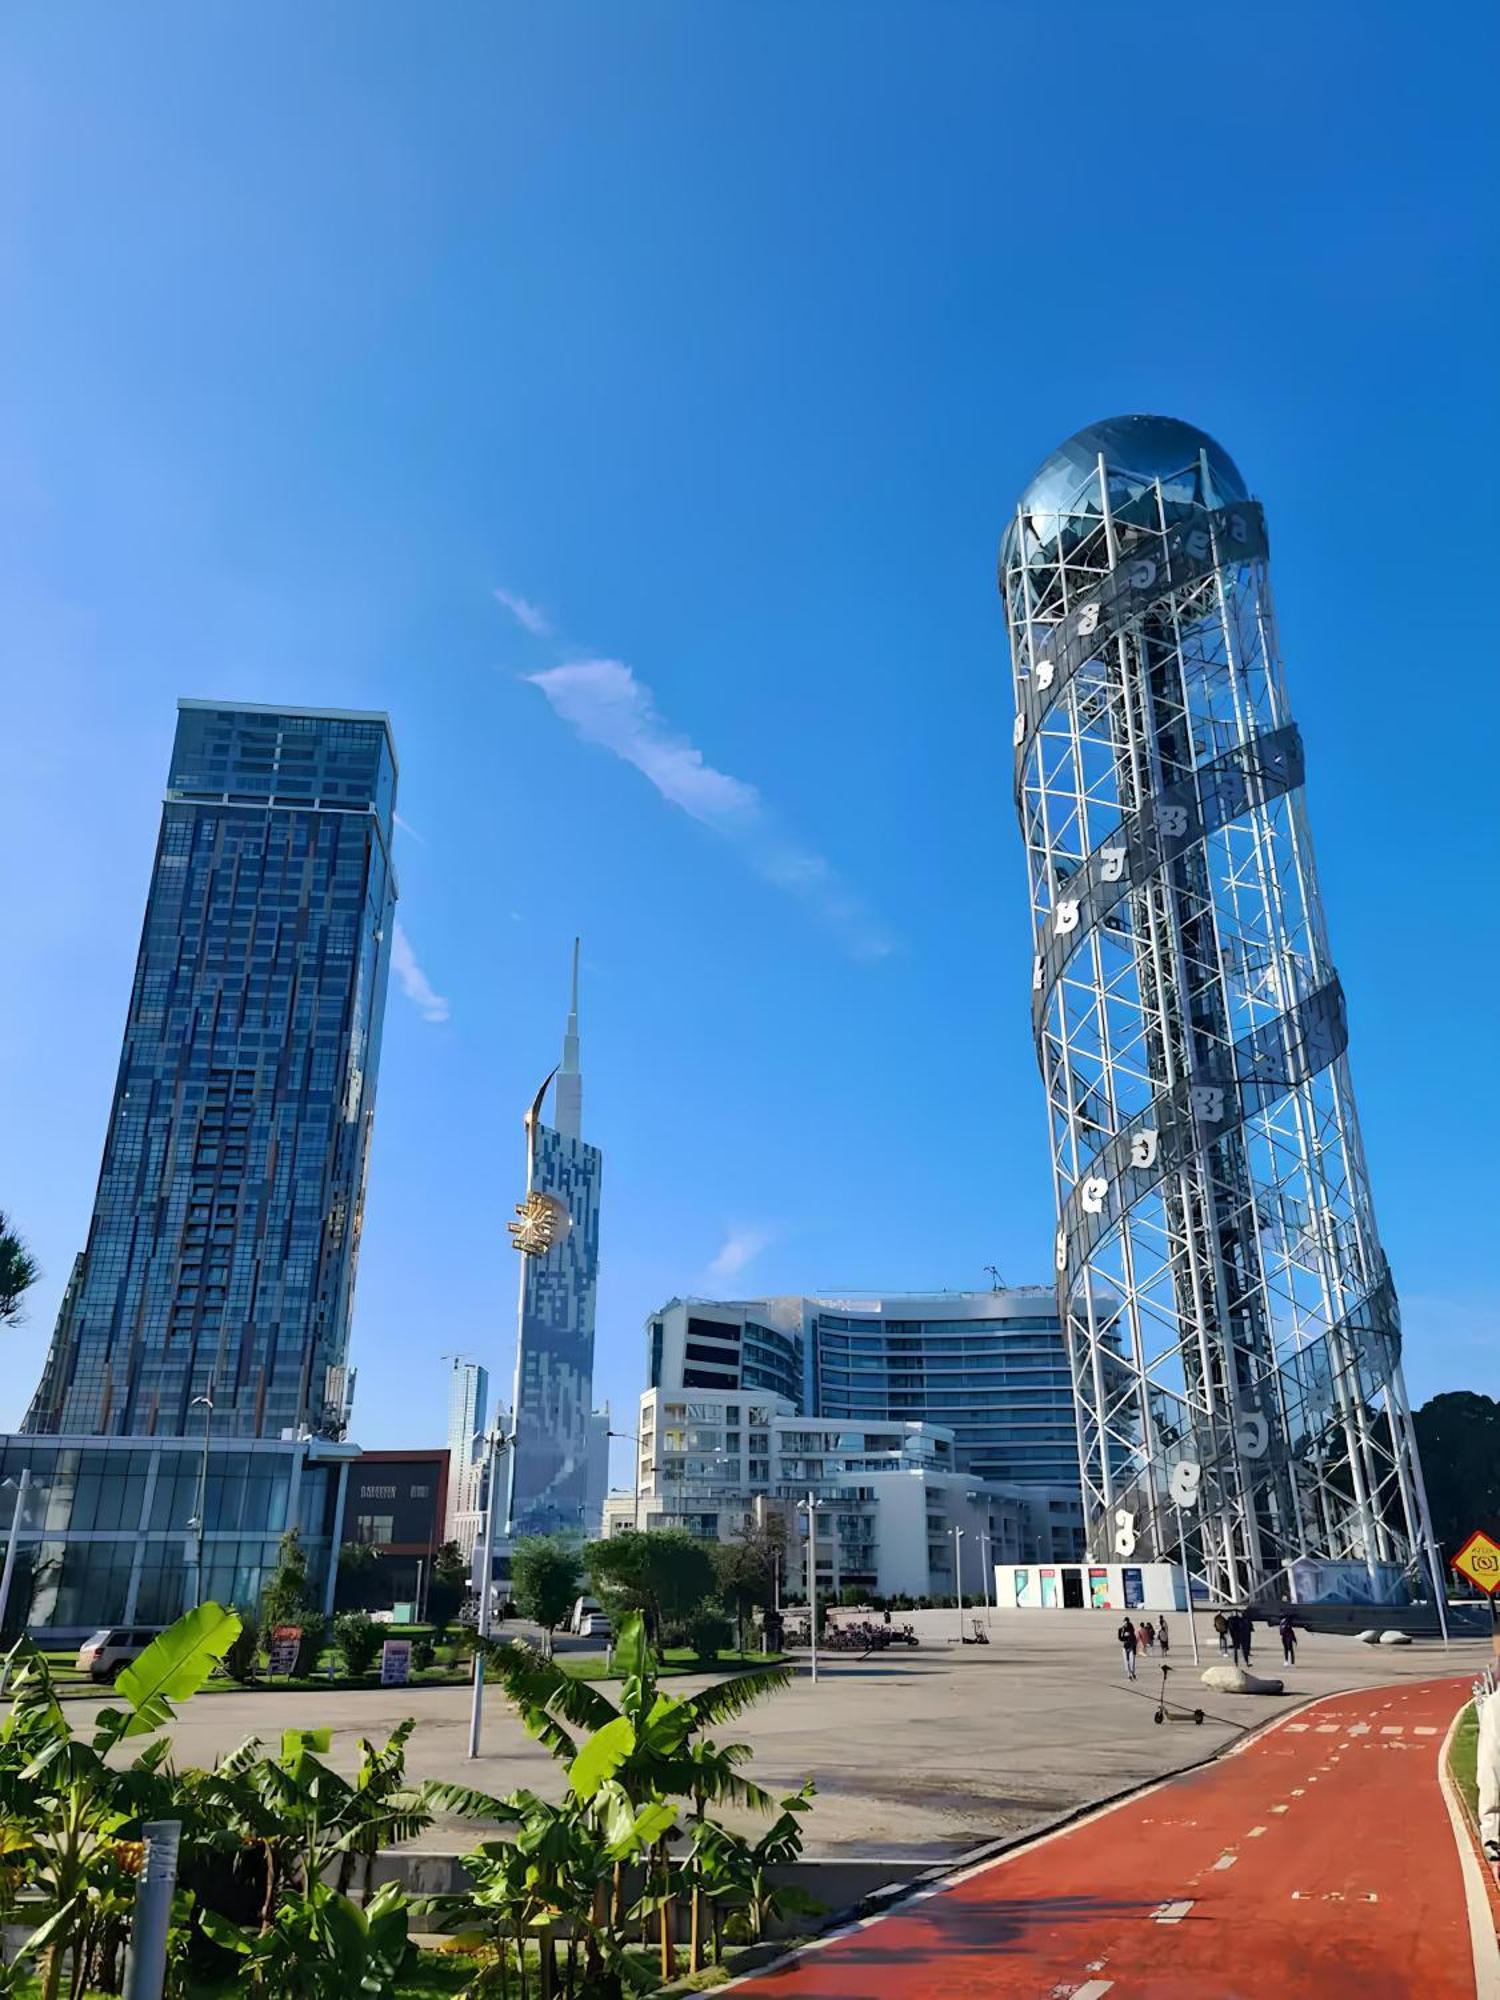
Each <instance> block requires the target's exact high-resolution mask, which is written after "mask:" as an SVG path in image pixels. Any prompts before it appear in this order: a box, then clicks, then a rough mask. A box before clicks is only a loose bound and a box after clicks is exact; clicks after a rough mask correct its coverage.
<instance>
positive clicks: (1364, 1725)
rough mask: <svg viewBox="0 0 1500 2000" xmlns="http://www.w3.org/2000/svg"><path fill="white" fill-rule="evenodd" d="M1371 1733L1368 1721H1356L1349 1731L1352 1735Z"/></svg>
mask: <svg viewBox="0 0 1500 2000" xmlns="http://www.w3.org/2000/svg"><path fill="white" fill-rule="evenodd" d="M1369 1733H1370V1725H1369V1723H1368V1722H1356V1723H1355V1725H1354V1727H1353V1728H1352V1729H1351V1730H1350V1731H1349V1734H1350V1735H1351V1736H1368V1735H1369Z"/></svg>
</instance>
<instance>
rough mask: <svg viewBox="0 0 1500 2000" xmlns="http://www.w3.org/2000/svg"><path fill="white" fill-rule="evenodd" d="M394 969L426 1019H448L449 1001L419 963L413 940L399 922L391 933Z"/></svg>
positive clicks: (413, 1003)
mask: <svg viewBox="0 0 1500 2000" xmlns="http://www.w3.org/2000/svg"><path fill="white" fill-rule="evenodd" d="M391 970H392V972H394V973H395V975H396V977H397V979H399V980H400V982H401V991H402V992H403V993H404V994H405V995H406V997H407V999H408V1000H410V1002H411V1004H412V1005H413V1006H414V1007H415V1008H416V1009H417V1011H418V1013H419V1014H420V1015H421V1016H422V1019H423V1020H424V1021H446V1020H447V1018H448V1013H449V1008H448V1003H447V1001H446V1000H445V999H444V998H443V996H442V994H441V993H439V992H437V991H435V990H434V987H433V984H432V981H431V980H430V979H429V978H428V977H427V974H426V973H425V972H424V971H423V970H422V968H421V966H420V965H418V963H417V955H416V953H415V952H414V951H413V950H412V948H411V939H410V938H409V937H408V936H407V935H406V932H405V931H404V930H403V929H402V928H401V925H400V924H399V922H398V923H397V925H396V927H395V930H394V931H393V932H392V934H391Z"/></svg>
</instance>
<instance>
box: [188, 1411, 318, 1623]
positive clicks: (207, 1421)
mask: <svg viewBox="0 0 1500 2000" xmlns="http://www.w3.org/2000/svg"><path fill="white" fill-rule="evenodd" d="M188 1409H189V1410H190V1411H191V1410H197V1409H201V1410H202V1412H203V1456H202V1458H201V1459H200V1460H199V1461H198V1511H197V1513H196V1514H195V1515H194V1517H193V1529H194V1533H195V1536H196V1540H197V1550H198V1553H197V1560H196V1561H195V1563H194V1565H193V1570H194V1574H193V1609H194V1610H195V1611H196V1610H197V1608H198V1606H199V1605H200V1604H201V1603H202V1602H203V1527H204V1518H203V1517H204V1511H205V1509H206V1508H207V1506H208V1440H209V1432H210V1429H211V1428H212V1425H213V1420H214V1396H213V1384H212V1383H211V1382H210V1384H209V1385H208V1394H207V1395H206V1396H194V1398H193V1400H192V1402H191V1403H189V1404H188ZM337 1556H338V1551H337V1550H335V1551H334V1558H335V1560H337Z"/></svg>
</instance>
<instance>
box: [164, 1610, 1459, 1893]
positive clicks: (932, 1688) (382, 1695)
mask: <svg viewBox="0 0 1500 2000" xmlns="http://www.w3.org/2000/svg"><path fill="white" fill-rule="evenodd" d="M916 1622H917V1623H918V1624H919V1626H920V1627H921V1628H922V1631H923V1644H922V1646H921V1647H920V1649H918V1650H916V1651H912V1652H908V1651H906V1650H905V1649H904V1648H903V1649H902V1650H901V1651H900V1652H899V1653H887V1654H884V1655H879V1656H875V1657H873V1658H871V1659H868V1660H864V1661H860V1660H857V1659H853V1658H850V1657H849V1656H847V1655H834V1656H832V1657H825V1659H824V1660H823V1663H822V1665H821V1668H820V1675H819V1680H818V1684H817V1685H816V1687H815V1686H813V1685H812V1683H811V1681H810V1679H809V1678H808V1675H807V1672H806V1666H805V1661H804V1662H803V1663H802V1666H801V1671H800V1672H799V1674H798V1678H797V1680H796V1682H795V1683H794V1685H793V1686H792V1687H790V1688H789V1689H787V1690H786V1691H785V1692H784V1693H782V1694H779V1695H775V1696H773V1697H772V1698H771V1699H770V1700H769V1701H767V1702H766V1703H765V1704H764V1705H763V1706H761V1707H759V1708H755V1709H752V1710H750V1711H749V1712H748V1713H747V1714H745V1715H743V1716H741V1717H739V1718H738V1719H737V1720H736V1721H735V1722H733V1723H732V1724H730V1725H728V1726H727V1727H726V1728H725V1729H724V1730H723V1731H721V1732H719V1733H720V1734H721V1735H722V1736H724V1737H725V1738H732V1739H733V1740H736V1741H740V1742H745V1743H748V1744H749V1745H750V1746H751V1748H752V1749H753V1751H754V1753H755V1754H754V1766H753V1768H754V1775H755V1777H756V1778H757V1779H758V1780H759V1781H760V1782H761V1783H762V1784H764V1785H767V1786H770V1787H772V1788H783V1789H791V1788H792V1787H793V1786H795V1785H798V1784H800V1783H801V1782H802V1780H803V1779H804V1778H805V1777H809V1776H811V1777H813V1778H815V1779H816V1781H817V1785H818V1799H817V1804H816V1807H815V1809H814V1811H813V1812H812V1814H811V1815H810V1816H809V1819H808V1821H807V1822H806V1825H807V1833H808V1853H809V1854H810V1855H814V1856H828V1857H833V1856H854V1855H865V1856H888V1857H891V1858H893V1859H894V1858H897V1857H901V1858H906V1857H921V1858H923V1859H925V1860H927V1861H929V1862H936V1861H940V1860H946V1859H950V1858H952V1857H954V1856H956V1855H959V1854H962V1853H964V1852H966V1851H968V1850H969V1849H971V1848H974V1847H976V1846H978V1845H979V1844H981V1843H982V1842H985V1841H989V1840H995V1839H999V1838H1002V1837H1008V1836H1014V1835H1016V1834H1020V1833H1023V1832H1025V1831H1027V1830H1028V1829H1030V1828H1034V1827H1037V1826H1040V1825H1043V1824H1045V1823H1047V1822H1049V1821H1052V1820H1054V1819H1056V1818H1057V1817H1059V1816H1060V1815H1062V1814H1065V1813H1068V1812H1070V1811H1072V1810H1074V1809H1076V1808H1077V1807H1079V1806H1081V1805H1084V1804H1087V1803H1088V1802H1089V1801H1091V1800H1097V1799H1101V1798H1106V1797H1110V1796H1112V1795H1114V1794H1116V1793H1118V1792H1120V1791H1122V1790H1125V1789H1127V1788H1129V1787H1131V1786H1134V1785H1138V1784H1141V1783H1144V1782H1145V1781H1147V1780H1149V1779H1152V1778H1157V1777H1160V1776H1163V1775H1164V1774H1166V1773H1168V1772H1171V1771H1177V1770H1181V1769H1183V1768H1185V1767H1187V1766H1188V1765H1191V1764H1194V1763H1198V1762H1201V1761H1202V1760H1204V1759H1206V1758H1208V1757H1210V1756H1211V1755H1212V1754H1213V1753H1214V1752H1215V1751H1216V1750H1218V1749H1221V1748H1222V1747H1224V1746H1225V1745H1226V1744H1228V1743H1230V1742H1232V1741H1234V1740H1235V1738H1236V1737H1238V1736H1239V1735H1240V1734H1241V1733H1242V1732H1243V1731H1244V1730H1246V1729H1247V1728H1251V1727H1254V1726H1255V1725H1256V1724H1258V1723H1261V1722H1266V1721H1269V1720H1270V1719H1271V1718H1272V1717H1273V1716H1275V1715H1277V1714H1281V1713H1284V1712H1285V1711H1286V1710H1287V1709H1289V1708H1291V1707H1292V1706H1294V1705H1295V1704H1296V1703H1298V1702H1300V1701H1304V1700H1306V1699H1308V1698H1309V1697H1312V1696H1316V1695H1321V1694H1330V1693H1333V1692H1335V1691H1336V1690H1338V1689H1341V1688H1359V1687H1366V1686H1370V1685H1373V1684H1377V1683H1379V1682H1382V1681H1388V1680H1398V1679H1415V1680H1420V1679H1431V1678H1434V1677H1436V1676H1439V1675H1443V1674H1447V1675H1453V1674H1455V1673H1477V1672H1478V1671H1479V1670H1480V1669H1481V1668H1482V1667H1483V1665H1484V1664H1485V1663H1486V1662H1487V1661H1488V1659H1489V1657H1490V1650H1489V1646H1488V1643H1487V1642H1480V1641H1473V1640H1469V1641H1464V1642H1461V1643H1459V1642H1455V1644H1454V1645H1453V1647H1452V1648H1451V1650H1450V1651H1449V1652H1448V1653H1447V1654H1445V1653H1444V1651H1443V1648H1442V1646H1441V1645H1440V1644H1439V1643H1438V1642H1437V1641H1435V1640H1433V1641H1423V1640H1418V1641H1417V1642H1416V1643H1414V1644H1413V1645H1411V1646H1406V1647H1401V1648H1391V1647H1380V1648H1372V1647H1369V1646H1363V1645H1361V1644H1360V1643H1359V1641H1358V1640H1357V1639H1353V1638H1344V1637H1328V1638H1320V1637H1312V1638H1307V1639H1304V1642H1303V1645H1302V1649H1301V1654H1300V1657H1299V1661H1298V1665H1297V1666H1296V1668H1295V1669H1293V1670H1291V1671H1289V1672H1287V1673H1286V1675H1285V1678H1286V1683H1287V1693H1286V1694H1285V1695H1284V1696H1283V1697H1281V1698H1279V1699H1277V1698H1271V1697H1265V1696H1248V1695H1242V1696H1234V1695H1220V1694H1211V1693H1210V1692H1209V1690H1208V1689H1206V1688H1203V1687H1201V1686H1200V1685H1199V1683H1198V1680H1197V1676H1196V1674H1195V1673H1194V1672H1193V1670H1192V1659H1191V1654H1190V1652H1189V1649H1188V1644H1187V1622H1186V1619H1185V1617H1178V1618H1177V1619H1175V1620H1174V1621H1173V1632H1174V1643H1173V1650H1172V1654H1171V1660H1172V1665H1173V1669H1174V1671H1173V1674H1172V1692H1173V1694H1174V1695H1175V1696H1177V1697H1178V1698H1179V1699H1181V1700H1183V1701H1184V1702H1185V1703H1186V1704H1187V1705H1188V1706H1189V1707H1191V1706H1194V1705H1198V1704H1201V1705H1202V1707H1203V1708H1204V1709H1205V1710H1206V1711H1207V1720H1206V1721H1205V1722H1204V1724H1203V1725H1202V1727H1201V1728H1195V1727H1193V1726H1192V1725H1191V1724H1180V1725H1174V1724H1167V1725H1158V1724H1156V1723H1154V1722H1153V1720H1152V1713H1153V1696H1154V1694H1155V1691H1156V1688H1157V1686H1158V1685H1159V1682H1160V1675H1159V1673H1158V1672H1157V1671H1156V1670H1155V1665H1154V1662H1153V1661H1152V1660H1151V1659H1150V1658H1148V1657H1144V1656H1143V1659H1142V1662H1141V1669H1140V1672H1141V1678H1140V1680H1139V1681H1138V1683H1137V1684H1136V1685H1135V1686H1134V1687H1132V1686H1130V1685H1128V1684H1127V1683H1126V1681H1125V1680H1124V1678H1123V1675H1122V1672H1121V1666H1120V1656H1119V1649H1118V1647H1117V1646H1116V1644H1115V1641H1114V1628H1115V1626H1116V1624H1117V1623H1118V1614H1108V1613H1101V1614H1098V1615H1097V1616H1096V1615H1094V1614H1091V1613H1086V1612H1080V1613H1076V1614H1071V1615H1068V1614H1057V1615H1054V1616H1047V1615H1046V1614H1041V1613H1029V1614H1028V1613H1026V1612H999V1611H997V1612H995V1613H994V1614H993V1621H992V1624H991V1627H990V1631H991V1638H992V1643H991V1644H990V1645H988V1646H964V1647H959V1646H958V1645H956V1644H953V1643H952V1641H951V1633H952V1630H953V1628H954V1624H955V1621H954V1618H953V1615H952V1614H951V1613H949V1614H943V1613H938V1612H930V1613H919V1614H918V1615H917V1620H916ZM1200 1625H1202V1626H1203V1628H1204V1629H1203V1633H1202V1636H1201V1638H1200V1644H1201V1646H1202V1648H1203V1654H1204V1664H1205V1665H1207V1664H1208V1663H1209V1661H1210V1659H1217V1658H1218V1652H1217V1647H1216V1645H1215V1643H1214V1641H1213V1638H1212V1634H1211V1633H1209V1632H1208V1630H1207V1621H1206V1620H1203V1619H1201V1618H1200ZM1279 1658H1280V1654H1279V1648H1278V1647H1277V1646H1276V1644H1275V1640H1274V1636H1273V1635H1272V1634H1270V1633H1269V1631H1267V1630H1265V1629H1263V1628H1257V1645H1256V1652H1255V1658H1254V1661H1253V1665H1254V1667H1255V1668H1256V1669H1257V1670H1258V1671H1260V1672H1262V1673H1265V1674H1279V1673H1280V1672H1281V1671H1282V1670H1281V1668H1280V1664H1279ZM696 1684H697V1683H695V1682H693V1681H691V1680H686V1679H684V1680H682V1681H680V1682H673V1683H671V1686H672V1687H673V1689H674V1690H676V1689H679V1688H680V1689H681V1690H682V1691H683V1692H687V1691H688V1690H689V1689H690V1688H692V1687H693V1686H695V1685H696ZM405 1715H415V1716H416V1717H417V1721H418V1728H417V1730H416V1732H415V1734H414V1735H413V1737H412V1741H411V1744H410V1749H409V1768H410V1770H411V1771H412V1773H413V1775H414V1776H416V1777H420V1778H448V1779H461V1780H463V1781H464V1782H467V1783H471V1784H474V1785H477V1786H479V1787H481V1788H482V1789H484V1790H486V1791H490V1792H496V1793H504V1792H508V1791H511V1790H513V1789H514V1788H515V1787H517V1786H519V1785H528V1786H531V1787H532V1788H533V1789H535V1790H537V1791H539V1792H543V1793H549V1792H550V1793H553V1794H555V1793H556V1792H557V1791H558V1790H559V1789H560V1780H561V1773H560V1771H559V1769H558V1767H557V1766H556V1765H554V1763H553V1761H552V1759H551V1758H550V1757H549V1756H548V1755H547V1753H546V1752H545V1751H543V1750H542V1749H540V1748H539V1747H538V1746H537V1745H536V1744H535V1743H533V1742H532V1741H531V1739H530V1738H529V1737H528V1736H527V1734H526V1732H525V1730H524V1729H523V1728H522V1726H521V1724H520V1723H519V1721H517V1719H516V1718H515V1716H514V1715H512V1714H511V1712H510V1710H509V1709H508V1708H507V1706H506V1703H505V1701H504V1699H503V1698H502V1697H501V1696H500V1695H499V1694H497V1693H495V1692H494V1691H493V1690H491V1691H489V1693H488V1694H487V1697H486V1704H485V1727H484V1743H483V1754H482V1756H481V1757H480V1758H479V1760H478V1761H477V1762H475V1763H470V1762H469V1761H468V1759H467V1758H466V1757H465V1754H464V1752H465V1745H466V1740H467V1729H468V1717H469V1694H468V1690H467V1689H465V1688H431V1689H391V1690H371V1691H368V1692H333V1691H330V1692H329V1693H327V1694H256V1693H247V1694H239V1693H234V1694H212V1695H207V1696H203V1697H201V1698H200V1699H199V1700H197V1701H196V1702H193V1703H191V1704H189V1706H188V1707H187V1708H186V1710H185V1711H184V1713H183V1714H182V1716H181V1717H180V1719H179V1721H178V1725H177V1729H176V1743H177V1755H178V1757H179V1760H181V1761H183V1762H189V1763H209V1762H211V1761H212V1760H213V1758H214V1757H215V1756H217V1755H220V1754H222V1753H223V1752H224V1751H225V1750H226V1749H228V1748H229V1747H230V1746H231V1745H233V1744H234V1743H236V1742H238V1741H239V1739H240V1738H241V1737H242V1736H245V1735H247V1734H250V1733H256V1734H259V1735H261V1736H263V1737H265V1738H266V1739H267V1740H268V1741H271V1740H274V1739H275V1737H276V1736H277V1735H278V1734H279V1732H280V1731H281V1730H282V1729H284V1728H287V1727H292V1726H302V1727H312V1726H314V1725H326V1726H331V1727H332V1729H333V1730H334V1745H333V1757H334V1759H335V1761H336V1762H338V1763H340V1764H341V1765H343V1766H346V1767H348V1768H351V1769H352V1767H353V1765H354V1763H355V1760H356V1759H357V1756H358V1740H359V1738H360V1737H361V1736H371V1737H376V1738H379V1737H381V1736H383V1735H384V1734H385V1733H386V1732H387V1731H388V1730H390V1729H391V1728H393V1727H394V1725H395V1724H396V1723H397V1722H399V1721H400V1720H401V1718H402V1717H403V1716H405ZM471 1838H472V1829H471V1828H468V1827H464V1828H453V1827H444V1826H441V1825H438V1826H434V1827H433V1828H432V1829H430V1830H429V1832H428V1833H427V1834H426V1835H425V1836H424V1838H423V1840H422V1842H421V1843H420V1844H421V1845H423V1846H425V1847H428V1848H433V1849H442V1848H447V1849H452V1848H453V1847H455V1846H456V1845H464V1844H467V1843H468V1841H469V1840H470V1839H471Z"/></svg>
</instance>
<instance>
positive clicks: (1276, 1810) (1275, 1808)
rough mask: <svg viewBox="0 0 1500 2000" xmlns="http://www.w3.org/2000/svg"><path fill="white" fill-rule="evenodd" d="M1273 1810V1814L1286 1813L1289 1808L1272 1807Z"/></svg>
mask: <svg viewBox="0 0 1500 2000" xmlns="http://www.w3.org/2000/svg"><path fill="white" fill-rule="evenodd" d="M1271 1810H1272V1812H1286V1811H1288V1810H1289V1808H1288V1807H1286V1806H1272V1808H1271Z"/></svg>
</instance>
